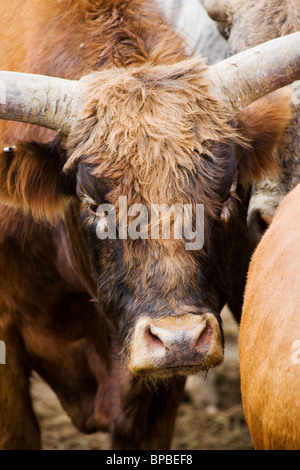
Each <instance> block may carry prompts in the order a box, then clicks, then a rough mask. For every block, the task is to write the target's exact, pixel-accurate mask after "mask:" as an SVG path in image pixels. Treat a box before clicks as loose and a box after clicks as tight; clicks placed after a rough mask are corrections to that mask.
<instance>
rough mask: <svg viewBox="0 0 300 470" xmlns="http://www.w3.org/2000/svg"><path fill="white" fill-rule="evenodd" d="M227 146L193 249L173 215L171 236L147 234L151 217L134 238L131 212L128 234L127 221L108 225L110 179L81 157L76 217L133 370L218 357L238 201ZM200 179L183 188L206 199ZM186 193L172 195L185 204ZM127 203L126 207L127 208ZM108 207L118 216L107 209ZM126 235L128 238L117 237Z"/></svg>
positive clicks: (194, 368) (167, 368)
mask: <svg viewBox="0 0 300 470" xmlns="http://www.w3.org/2000/svg"><path fill="white" fill-rule="evenodd" d="M220 150H221V149H220ZM225 150H227V151H228V154H227V155H226V153H225ZM231 150H232V149H231V148H230V147H229V146H228V147H226V148H224V149H223V152H221V154H222V158H223V159H224V160H225V161H226V170H227V171H226V175H225V176H224V177H223V178H222V179H220V181H219V183H218V185H217V187H216V188H215V190H213V188H210V191H212V192H213V194H214V199H215V206H214V207H213V208H211V207H210V208H209V209H210V211H211V212H212V209H213V211H214V217H212V215H211V214H210V212H209V210H208V211H207V214H206V213H205V205H204V214H203V213H202V212H201V214H199V211H198V212H196V214H194V217H193V219H194V220H193V222H194V226H195V224H196V225H197V228H198V230H199V233H198V234H197V232H196V230H195V231H194V233H196V235H195V238H194V243H193V244H191V245H192V246H191V248H192V249H189V248H190V247H189V243H190V241H189V240H186V239H184V238H182V239H175V238H174V223H172V222H171V227H170V237H169V238H162V233H160V235H159V238H155V239H152V238H151V229H153V226H152V225H151V222H150V223H149V224H148V225H146V226H142V222H141V221H140V222H141V223H140V226H139V227H138V229H139V230H138V233H137V236H138V237H139V238H136V236H134V235H135V234H134V233H132V232H131V230H130V229H131V226H130V223H131V224H132V223H135V221H136V219H132V218H131V220H129V222H127V223H128V224H129V225H128V226H127V231H126V233H125V234H124V233H122V234H121V233H120V232H121V231H123V232H124V227H120V226H119V225H118V224H117V226H116V229H115V228H114V227H111V226H110V227H109V224H112V225H114V223H115V221H116V220H120V219H121V217H120V210H119V207H118V204H116V203H114V204H113V202H114V201H112V200H111V199H112V193H113V192H114V189H112V186H110V185H109V184H108V183H106V185H103V181H102V180H101V179H99V178H97V177H96V176H94V175H93V174H92V169H91V168H90V167H88V166H86V165H84V164H80V165H79V169H78V177H77V194H78V197H79V198H80V200H81V201H82V203H81V216H80V222H81V224H82V228H83V231H84V233H85V238H86V240H87V241H88V243H87V245H88V248H89V256H90V260H91V264H92V268H93V272H94V277H95V280H96V283H97V289H98V296H99V301H100V303H101V304H102V307H103V309H104V311H105V312H106V314H107V315H108V316H109V317H110V318H111V319H112V320H113V322H114V323H115V325H116V326H117V328H118V329H119V331H120V333H121V336H122V339H123V342H124V345H125V347H124V353H125V355H126V356H127V357H128V360H129V367H130V369H131V370H132V372H133V373H134V374H135V375H138V376H147V377H149V376H151V377H153V376H167V375H172V374H174V373H181V374H189V373H195V372H198V371H199V370H207V369H209V368H210V367H214V366H216V365H217V364H219V363H220V362H221V361H222V359H223V333H222V327H221V318H220V311H221V309H222V307H223V305H224V303H225V301H226V296H227V292H228V288H229V286H228V283H229V272H228V266H229V250H230V240H231V238H232V226H233V225H232V223H231V216H233V215H234V212H235V206H236V204H237V201H236V199H235V197H234V189H235V184H236V182H235V176H236V165H235V158H234V153H233V151H231ZM219 158H220V156H219ZM204 165H205V167H206V170H207V172H209V171H210V172H211V173H214V172H215V174H216V176H217V174H218V170H217V163H214V162H213V160H212V159H209V158H204ZM125 177H126V176H125ZM200 184H201V183H200V181H199V180H198V179H197V178H196V179H195V180H193V179H192V181H191V179H190V181H189V182H188V183H187V185H186V187H184V188H183V189H184V192H185V193H186V195H190V201H189V202H191V203H192V204H193V205H194V203H199V204H201V203H203V202H204V201H203V200H202V199H201V193H202V191H201V190H202V188H201V186H200ZM189 185H193V188H191V187H189ZM196 185H199V187H198V188H197V187H196ZM192 192H194V193H195V194H194V196H192ZM198 197H199V199H197V198H198ZM187 200H189V199H187V198H184V199H183V201H178V199H177V200H176V201H177V203H178V202H181V203H182V204H184V203H185V202H186V201H187ZM125 201H126V200H125ZM109 202H111V205H109V204H108V203H109ZM167 202H168V203H169V202H170V201H167ZM168 205H169V206H170V204H168ZM131 207H133V206H130V205H128V206H127V207H126V212H127V214H128V213H130V210H131ZM180 207H184V206H180ZM110 208H111V209H110ZM143 208H144V210H147V211H148V212H149V215H150V214H151V205H149V204H147V205H146V204H144V205H143ZM105 209H107V215H105V213H106V212H104V211H105ZM114 209H116V210H115V211H114ZM112 212H113V213H114V214H116V215H117V217H115V215H114V217H112ZM140 213H141V212H139V216H140ZM161 215H162V214H161ZM179 215H180V214H179ZM203 215H204V218H205V217H206V219H207V220H205V219H203ZM177 216H178V213H177ZM195 218H197V220H195ZM210 218H211V220H210ZM166 220H167V222H169V220H170V219H165V221H166ZM186 222H188V221H186ZM152 224H153V222H152ZM164 228H165V226H164ZM183 228H184V227H183ZM160 230H161V232H162V226H160ZM202 231H204V245H203V246H202V243H203V240H201V244H200V247H199V248H198V247H197V242H198V243H199V239H198V240H197V237H198V238H199V237H201V236H202V233H203V232H202ZM152 234H153V233H152ZM124 235H125V236H126V238H125V239H120V237H121V236H122V237H124ZM131 236H134V239H132V238H131ZM194 245H195V247H194ZM198 246H199V245H198Z"/></svg>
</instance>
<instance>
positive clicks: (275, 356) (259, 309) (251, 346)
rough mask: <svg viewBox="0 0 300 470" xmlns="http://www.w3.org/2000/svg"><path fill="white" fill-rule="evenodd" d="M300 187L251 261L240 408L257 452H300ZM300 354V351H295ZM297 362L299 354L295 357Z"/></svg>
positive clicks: (241, 348) (243, 330)
mask: <svg viewBox="0 0 300 470" xmlns="http://www.w3.org/2000/svg"><path fill="white" fill-rule="evenodd" d="M299 199H300V186H299V185H298V186H297V187H296V188H295V189H294V190H293V191H292V192H291V193H290V194H289V195H288V196H287V197H286V198H285V200H284V202H282V204H281V205H280V207H279V208H278V210H277V212H276V214H275V217H274V219H273V222H272V223H271V226H270V228H269V229H268V230H267V232H266V233H265V235H264V237H263V238H262V240H261V242H260V243H259V245H258V247H257V249H256V251H255V253H254V255H253V258H252V260H251V263H250V269H249V273H248V280H247V285H246V291H245V299H244V306H243V313H242V321H241V327H240V337H239V352H240V367H241V388H242V398H243V406H244V411H245V415H246V419H247V422H248V425H249V429H250V432H251V435H252V439H253V442H254V445H255V448H256V449H268V450H270V449H275V450H280V449H281V450H299V449H300V429H299V412H300V409H299V387H300V381H299V378H300V374H299V364H297V363H296V364H295V363H293V361H292V355H293V352H295V350H293V348H292V345H293V342H294V341H295V340H299V339H300V328H299V305H300V294H299V277H300V264H299V257H298V253H299V251H300V241H299V233H300V224H299V220H300V210H299ZM298 350H299V348H298ZM298 359H299V355H298Z"/></svg>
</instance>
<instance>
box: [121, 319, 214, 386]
mask: <svg viewBox="0 0 300 470" xmlns="http://www.w3.org/2000/svg"><path fill="white" fill-rule="evenodd" d="M221 336H222V335H221V332H220V328H219V324H218V321H217V320H216V317H215V316H214V315H213V314H205V315H195V314H185V315H181V316H176V317H174V316H168V317H164V318H160V319H151V318H149V317H143V318H140V319H139V320H138V322H137V325H136V328H135V331H134V334H133V337H132V343H131V351H130V360H129V368H130V369H131V371H132V372H133V373H134V374H135V375H138V376H149V377H152V376H167V375H168V376H170V375H175V374H180V375H189V374H194V373H197V372H199V371H200V370H207V369H208V368H210V367H214V366H216V365H218V364H219V363H221V362H222V360H223V342H222V337H221Z"/></svg>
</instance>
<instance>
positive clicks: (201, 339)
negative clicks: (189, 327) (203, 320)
mask: <svg viewBox="0 0 300 470" xmlns="http://www.w3.org/2000/svg"><path fill="white" fill-rule="evenodd" d="M211 336H212V328H211V326H210V324H209V323H207V324H206V326H205V328H204V330H202V331H201V332H200V334H199V336H198V339H197V342H196V345H195V349H197V350H198V351H199V350H200V349H203V348H206V347H207V346H208V345H209V343H210V341H211Z"/></svg>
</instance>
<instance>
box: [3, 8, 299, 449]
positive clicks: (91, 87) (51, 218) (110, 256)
mask: <svg viewBox="0 0 300 470" xmlns="http://www.w3.org/2000/svg"><path fill="white" fill-rule="evenodd" d="M2 8H3V12H2V15H1V20H0V21H1V30H2V31H5V32H6V33H5V38H4V39H3V41H2V43H1V59H0V67H1V69H4V70H5V69H6V70H9V72H1V74H0V117H1V118H2V119H3V120H4V121H3V122H2V123H1V128H0V135H1V140H2V142H3V145H4V147H3V150H2V151H1V154H0V200H1V209H0V225H1V231H0V242H1V256H0V264H1V269H0V286H1V287H0V293H1V298H0V312H1V317H0V338H1V340H2V341H4V342H5V344H6V348H7V349H6V364H5V365H2V366H1V375H0V403H1V405H0V406H1V421H0V444H1V447H2V448H6V449H21V448H27V449H33V448H39V447H40V445H41V443H40V432H39V426H38V423H37V420H36V417H35V415H34V412H33V408H32V403H31V399H30V393H29V379H30V374H31V371H33V370H35V371H37V372H38V374H39V375H40V376H41V377H42V378H43V379H44V380H45V381H46V382H47V383H48V384H49V385H50V386H51V387H52V389H53V390H54V391H55V393H56V394H57V396H58V398H59V399H60V401H61V403H62V405H63V407H64V409H65V410H66V412H67V413H68V414H69V416H70V417H71V419H72V421H73V423H74V424H75V425H76V426H77V427H78V429H80V430H81V431H83V432H87V433H90V432H94V431H97V430H103V431H109V432H110V433H111V436H112V446H113V448H115V449H120V448H122V449H128V448H135V449H149V448H151V449H159V448H163V449H166V448H168V447H169V446H170V442H171V437H172V432H173V428H174V421H175V416H176V409H177V406H178V404H179V403H180V400H181V397H182V392H183V387H184V383H185V377H187V376H188V375H189V374H195V373H201V372H202V373H204V374H205V373H207V371H208V370H209V369H210V368H212V367H215V366H217V365H218V364H220V363H221V362H222V360H223V348H224V338H223V332H222V324H221V318H220V312H221V309H222V307H223V306H224V303H225V302H226V299H227V295H228V290H229V268H228V260H229V256H230V246H231V243H232V233H233V229H234V219H235V212H236V207H237V198H236V187H237V185H238V184H239V185H242V186H244V187H247V186H248V185H249V184H250V183H251V182H252V181H254V180H256V179H258V178H259V177H261V175H262V174H263V173H264V172H265V171H271V172H272V171H276V169H277V165H276V163H275V161H274V158H273V150H274V148H275V147H276V145H277V144H278V142H279V140H280V138H281V135H282V133H283V131H284V129H285V128H286V126H287V125H288V122H289V120H290V117H291V113H290V97H289V95H288V94H286V92H285V91H283V92H279V93H278V94H277V95H276V97H275V98H273V99H271V100H270V99H268V98H263V97H264V96H265V95H266V94H268V93H270V92H272V91H274V90H276V89H278V88H281V87H283V86H285V85H287V84H289V83H291V82H292V81H294V80H295V79H296V78H298V77H299V68H300V65H299V62H300V61H299V51H298V48H297V41H298V39H299V36H298V35H297V34H296V35H291V36H288V37H286V38H284V39H282V40H281V41H280V40H279V41H275V43H269V44H265V45H263V46H260V47H258V48H256V49H254V50H252V51H247V52H246V53H245V54H242V55H241V56H236V57H233V58H231V59H229V60H227V61H225V62H221V63H218V64H216V65H214V66H211V67H210V68H208V67H207V66H206V65H205V63H204V61H203V60H202V59H200V58H190V57H187V53H186V49H185V47H184V44H183V42H182V41H181V39H180V37H179V36H178V35H177V34H175V32H174V31H173V29H172V28H171V27H170V26H168V25H167V23H166V22H165V20H164V19H163V18H162V16H161V14H160V13H159V11H158V10H157V9H156V7H155V5H153V3H152V2H150V1H148V0H131V1H129V0H127V1H120V0H103V1H88V0H76V1H75V0H74V1H72V2H64V1H63V2H56V1H54V0H53V1H49V2H47V4H46V3H45V2H42V1H40V0H31V1H30V3H28V2H20V1H19V0H15V1H13V2H12V1H10V2H8V1H5V2H3V4H2ZM31 11H34V12H35V14H34V16H32V15H31V14H30V12H31ZM16 25H17V27H16ZM21 72H25V73H21ZM259 98H261V100H259V101H257V100H258V99H259ZM122 197H126V201H127V202H126V204H127V205H128V207H127V209H128V212H129V209H130V207H132V206H133V205H134V204H135V205H139V206H140V207H141V206H142V207H145V208H146V209H147V210H150V208H151V206H152V205H153V204H167V205H168V206H172V205H173V204H176V205H178V206H180V207H183V206H184V205H186V204H187V205H189V206H190V207H192V208H194V209H195V207H196V206H197V204H204V206H205V219H204V247H203V248H202V249H199V250H187V249H186V243H187V240H185V239H184V238H177V237H175V233H174V230H173V231H172V235H171V236H170V237H169V238H168V239H163V238H162V237H157V238H154V239H149V238H148V239H145V238H144V237H143V236H142V233H141V236H140V237H138V238H137V239H131V238H126V237H121V236H118V237H106V238H105V237H104V236H103V237H101V236H100V237H99V230H98V231H97V228H99V226H100V232H102V234H103V233H104V232H105V231H106V228H107V227H109V225H110V222H109V221H108V214H107V215H106V213H105V211H102V212H99V211H98V208H99V206H103V205H105V204H106V205H108V206H109V207H112V208H113V209H114V213H115V217H116V219H117V220H118V221H120V220H122V217H123V215H122V212H121V211H120V210H119V209H120V207H119V201H120V198H122ZM172 220H173V225H172V227H173V228H174V227H175V219H172ZM161 222H162V221H161V220H159V224H158V225H159V227H160V226H161ZM192 223H193V224H194V225H195V216H194V215H193V216H192ZM101 227H102V228H101ZM97 234H98V235H97ZM100 238H103V239H100Z"/></svg>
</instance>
